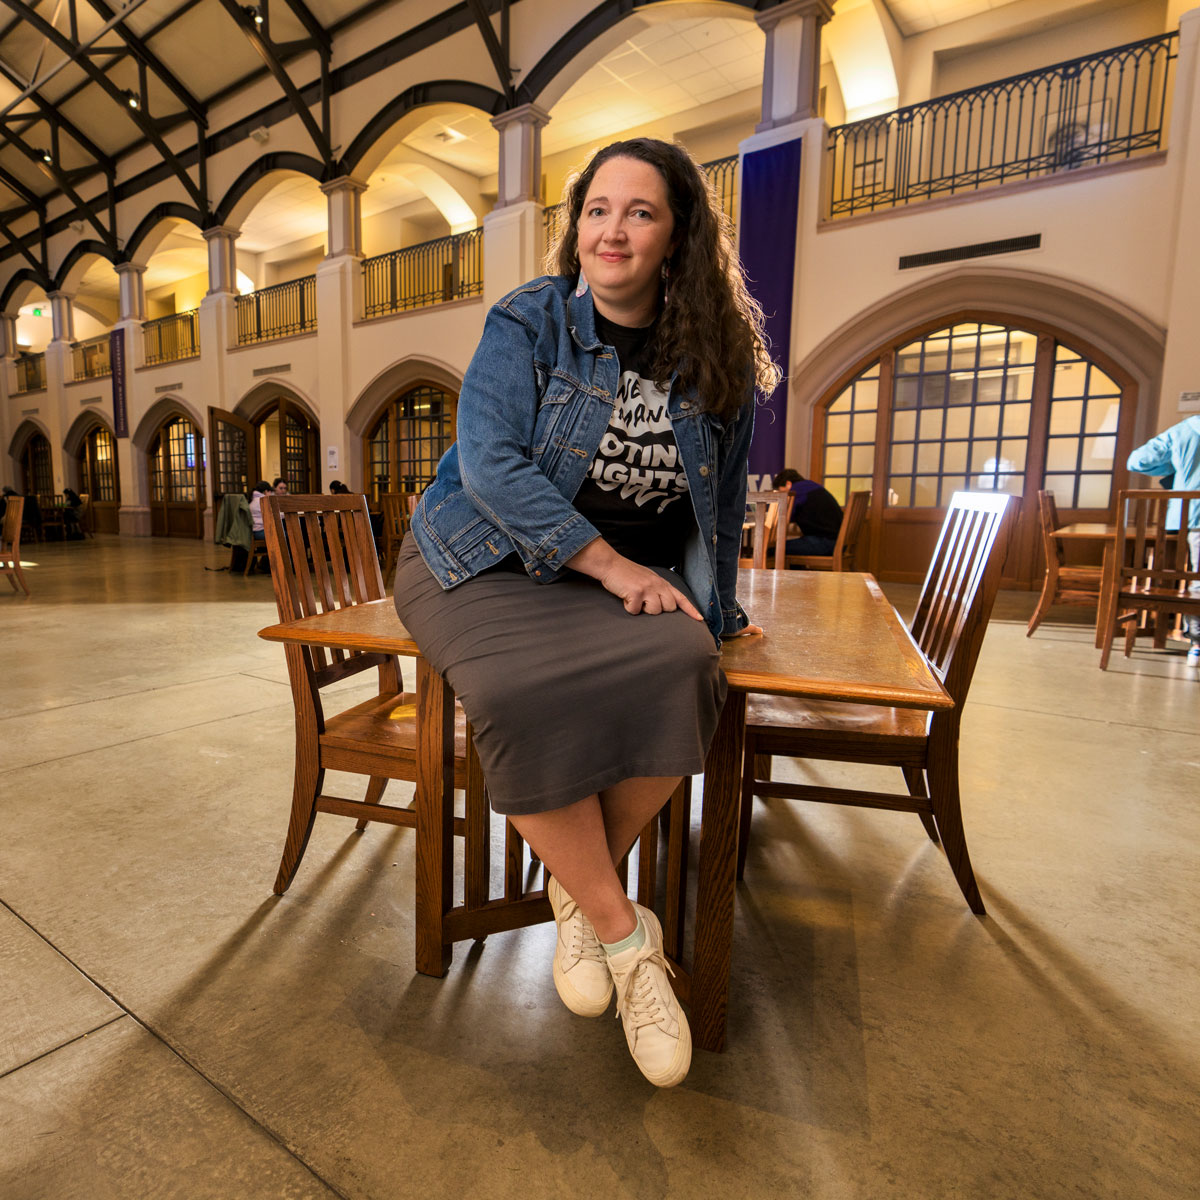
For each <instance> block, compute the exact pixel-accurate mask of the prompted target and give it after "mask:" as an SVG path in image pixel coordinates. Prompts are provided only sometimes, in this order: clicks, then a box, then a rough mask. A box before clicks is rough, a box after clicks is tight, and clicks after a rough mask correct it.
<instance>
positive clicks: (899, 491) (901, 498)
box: [887, 477, 912, 508]
mask: <svg viewBox="0 0 1200 1200" xmlns="http://www.w3.org/2000/svg"><path fill="white" fill-rule="evenodd" d="M887 501H888V504H890V505H892V506H894V507H900V508H908V507H909V505H910V504H912V480H911V479H909V478H907V477H903V478H893V479H889V480H888V498H887Z"/></svg>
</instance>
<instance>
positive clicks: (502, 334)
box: [412, 276, 754, 645]
mask: <svg viewBox="0 0 1200 1200" xmlns="http://www.w3.org/2000/svg"><path fill="white" fill-rule="evenodd" d="M619 379H620V371H619V366H618V363H617V358H616V353H615V352H614V350H613V348H612V347H611V346H605V345H602V344H601V343H600V342H599V341H598V340H597V337H596V323H595V309H594V307H593V303H592V296H591V293H590V292H585V293H584V294H583V295H582V296H579V295H576V294H575V288H574V285H573V284H572V283H571V281H570V280H568V279H565V278H563V277H562V276H546V277H543V278H541V279H535V280H533V281H532V282H531V283H528V284H526V285H525V286H524V287H521V288H518V289H517V290H516V291H515V292H511V293H510V294H509V295H508V296H506V297H505V298H504V299H503V300H501V301H499V303H497V304H495V305H494V306H493V307H492V310H491V312H489V313H488V317H487V322H486V324H485V325H484V330H483V338H482V339H481V341H480V343H479V347H478V349H477V350H476V351H475V355H474V357H473V358H472V360H471V365H470V367H468V368H467V373H466V376H465V378H464V379H463V386H462V393H461V395H460V397H459V404H458V441H457V442H455V443H454V445H452V446H451V447H450V449H449V450H447V451H446V453H445V455H443V457H442V460H441V462H439V463H438V468H437V478H436V479H435V480H434V481H433V483H432V484H430V485H429V487H428V488H427V489H426V491H425V493H424V495H423V496H422V497H421V502H420V504H419V505H418V506H417V511H416V513H415V514H414V517H413V521H412V532H413V537H414V539H415V540H416V543H417V547H418V549H419V550H420V551H421V556H422V558H424V560H425V563H426V565H427V566H428V567H429V569H430V571H431V572H432V573H433V575H434V577H435V578H436V579H437V580H438V582H439V583H440V584H441V585H442V587H443V588H446V589H449V588H452V587H455V586H456V585H457V584H460V583H463V582H465V581H466V580H467V579H470V578H471V577H472V576H474V575H477V574H478V573H479V572H480V571H482V570H484V569H485V568H487V567H490V566H492V565H493V564H495V563H496V562H498V561H499V560H500V559H501V558H502V557H503V556H504V555H506V554H509V553H511V552H512V551H513V550H515V551H516V552H517V553H518V554H519V555H520V558H521V561H522V563H523V564H524V566H525V570H526V571H527V572H528V574H529V576H530V577H531V578H532V579H534V580H535V581H537V582H540V583H552V582H554V581H555V580H556V579H558V578H559V577H560V576H561V575H562V573H563V571H564V570H566V569H567V568H566V567H565V565H564V564H565V563H566V562H567V560H568V559H570V558H571V557H572V556H573V555H575V554H577V553H578V552H579V551H580V550H582V549H583V548H584V546H586V545H587V544H588V543H589V542H591V541H593V540H594V539H595V538H597V537H599V536H600V535H599V531H598V530H597V529H596V528H595V526H594V525H592V524H591V522H589V521H588V520H587V519H586V518H585V517H584V516H583V514H582V513H580V512H579V511H578V510H577V509H576V508H575V507H574V506H573V504H572V503H571V501H572V500H573V499H574V497H575V494H576V493H577V492H578V490H579V488H580V486H581V484H582V483H583V481H584V478H585V477H586V475H587V473H588V471H589V469H590V468H591V465H592V460H593V458H594V457H595V454H596V451H597V449H598V448H599V445H600V439H601V437H602V436H603V434H604V432H605V430H606V429H607V428H608V420H609V417H610V415H611V413H612V406H613V401H614V398H615V396H616V394H617V387H618V384H619ZM667 415H668V417H669V418H670V421H671V425H672V427H673V429H674V432H675V439H676V442H677V443H678V445H679V453H680V459H681V461H682V464H683V468H684V471H685V473H686V475H687V481H688V489H689V493H690V495H691V499H692V507H693V509H694V511H695V515H696V528H695V530H694V531H693V532H692V534H691V535H690V536H689V538H688V541H687V544H686V546H685V549H684V559H683V563H682V567H681V574H682V576H683V578H684V580H685V581H686V582H687V584H688V586H689V587H690V588H691V591H692V594H693V595H694V596H695V597H696V602H697V605H698V607H699V609H700V612H701V615H702V616H703V617H704V618H705V621H706V622H707V624H708V628H709V629H710V631H711V632H712V635H713V637H714V638H715V639H716V641H717V644H718V645H719V644H720V640H721V634H722V631H724V632H725V633H726V634H728V633H734V632H737V631H738V630H739V629H742V628H744V627H745V626H746V624H747V618H746V614H745V613H744V612H743V611H742V609H741V607H740V605H739V604H738V603H737V598H736V587H737V560H738V553H739V547H740V545H741V536H742V523H743V520H744V516H745V502H746V456H747V453H748V451H749V446H750V434H751V431H752V427H753V423H754V404H753V403H752V402H751V403H747V404H744V405H743V406H742V407H741V408H740V409H739V410H738V413H737V415H736V417H734V418H733V419H732V420H731V421H730V422H729V423H728V424H724V423H722V422H721V421H720V420H719V419H718V418H717V417H715V416H713V415H712V414H710V413H707V412H704V411H703V409H702V406H701V404H700V403H699V401H698V399H697V398H696V396H694V395H691V394H687V393H683V392H681V390H680V389H678V388H677V387H676V386H675V376H674V375H672V377H671V387H670V394H669V398H668V403H667Z"/></svg>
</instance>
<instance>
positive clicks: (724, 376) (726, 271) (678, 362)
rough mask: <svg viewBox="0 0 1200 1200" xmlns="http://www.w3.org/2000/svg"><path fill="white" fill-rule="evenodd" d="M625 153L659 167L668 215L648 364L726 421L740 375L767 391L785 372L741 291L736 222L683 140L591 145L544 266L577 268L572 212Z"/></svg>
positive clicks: (755, 308)
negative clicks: (668, 245) (671, 237)
mask: <svg viewBox="0 0 1200 1200" xmlns="http://www.w3.org/2000/svg"><path fill="white" fill-rule="evenodd" d="M614 158H632V159H636V160H638V161H639V162H644V163H649V164H650V165H651V166H652V167H654V168H656V169H657V171H658V173H659V174H660V175H661V176H662V177H663V180H664V181H665V183H666V185H667V197H668V202H669V204H670V207H671V215H672V216H673V217H674V219H675V236H676V239H677V240H676V243H675V249H674V251H673V252H672V253H671V255H670V257H669V258H668V259H667V262H666V268H667V269H666V272H665V275H666V279H665V281H664V287H663V293H664V295H663V302H662V305H661V315H660V318H659V326H658V337H657V339H656V342H655V353H654V362H653V364H652V368H651V369H652V371H653V374H654V378H655V380H656V382H657V383H658V384H659V386H660V387H665V386H666V384H667V381H668V380H669V379H670V377H671V373H672V372H673V371H676V370H678V372H679V382H680V384H681V385H682V386H683V387H684V388H686V389H689V390H694V391H695V393H696V395H697V396H699V397H700V398H701V400H702V402H703V403H704V407H705V408H706V409H707V410H708V411H710V412H712V413H715V414H716V415H717V416H718V417H720V418H721V419H722V420H728V419H729V418H730V417H732V416H733V415H734V414H735V413H736V412H737V410H738V409H739V408H741V406H742V405H743V404H744V403H746V401H747V388H746V382H747V380H748V379H750V378H753V380H754V382H755V383H756V384H757V386H758V389H759V391H761V392H762V393H763V394H764V395H767V394H770V393H771V392H772V391H773V390H774V389H775V386H776V385H777V384H778V383H779V380H780V379H781V378H782V373H781V372H780V370H779V368H778V367H777V366H776V365H775V363H774V362H773V361H772V359H771V352H770V346H769V343H768V340H767V336H766V333H765V331H764V329H763V313H762V309H761V308H760V307H759V305H758V302H757V301H756V300H755V299H754V297H753V296H751V295H750V293H749V291H748V290H747V289H746V280H745V277H744V276H743V274H742V266H741V262H740V261H739V260H738V256H737V251H736V250H735V249H734V246H733V230H732V226H731V224H730V221H729V218H728V217H726V216H725V214H724V212H723V211H722V209H721V205H720V202H719V201H718V199H717V196H716V193H715V192H714V191H713V187H712V184H711V182H710V181H709V178H708V175H707V174H706V173H705V172H704V170H703V169H702V168H701V167H700V166H699V164H698V163H697V162H696V160H695V159H694V158H693V157H692V156H691V155H690V154H689V153H688V152H687V151H686V150H685V149H684V148H683V147H682V146H679V145H676V144H674V143H671V142H662V141H658V140H657V139H655V138H630V139H629V140H628V141H623V142H613V143H612V144H611V145H608V146H605V147H604V148H603V149H602V150H598V151H597V152H596V153H595V154H594V155H593V156H592V158H591V159H590V160H589V162H588V163H587V165H586V166H585V167H584V168H583V170H581V171H580V172H579V173H578V174H577V175H574V176H572V178H571V179H570V180H569V181H568V184H567V194H566V198H565V201H564V205H565V209H566V213H565V216H564V219H563V220H562V221H561V222H560V226H559V235H558V237H557V239H556V240H555V242H554V243H553V244H552V245H551V246H550V249H549V250H548V252H547V254H546V270H547V271H549V272H550V273H552V274H557V275H565V276H566V277H567V278H568V279H574V278H575V277H576V276H577V275H578V274H579V216H580V213H581V212H582V211H583V202H584V200H586V199H587V194H588V188H590V187H591V185H592V180H593V179H594V178H595V175H596V171H597V170H598V169H599V168H600V167H601V166H602V165H603V164H604V163H606V162H608V161H609V160H610V159H614Z"/></svg>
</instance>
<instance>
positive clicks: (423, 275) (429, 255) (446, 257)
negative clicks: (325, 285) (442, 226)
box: [362, 229, 483, 317]
mask: <svg viewBox="0 0 1200 1200" xmlns="http://www.w3.org/2000/svg"><path fill="white" fill-rule="evenodd" d="M362 271H363V301H364V303H363V308H364V315H365V316H367V317H381V316H384V315H385V314H387V313H394V312H404V311H406V310H408V309H412V308H425V307H427V306H428V305H430V304H444V303H445V302H446V301H448V300H463V299H465V298H466V297H468V296H480V295H482V294H483V230H482V229H470V230H468V231H467V232H466V233H454V234H451V235H450V236H449V237H440V238H434V239H433V240H432V241H428V242H421V243H420V244H419V245H417V246H405V247H404V249H402V250H392V251H390V252H389V253H387V254H380V255H377V256H376V257H375V258H367V259H364V260H363V265H362Z"/></svg>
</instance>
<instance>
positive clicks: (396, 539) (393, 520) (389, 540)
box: [382, 492, 417, 579]
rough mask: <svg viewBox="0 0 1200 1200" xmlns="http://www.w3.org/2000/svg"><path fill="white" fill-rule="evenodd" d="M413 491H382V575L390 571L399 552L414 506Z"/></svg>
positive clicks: (414, 496) (388, 573)
mask: <svg viewBox="0 0 1200 1200" xmlns="http://www.w3.org/2000/svg"><path fill="white" fill-rule="evenodd" d="M416 500H417V496H416V493H415V492H384V493H383V500H382V502H383V547H382V549H383V560H384V562H383V577H384V579H387V577H388V576H389V575H390V574H391V573H392V568H393V567H394V566H395V565H396V556H397V555H398V554H399V553H400V546H401V543H402V542H403V541H404V535H405V534H406V533H407V532H408V526H409V522H410V521H411V519H412V511H413V509H414V508H415V507H416Z"/></svg>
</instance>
